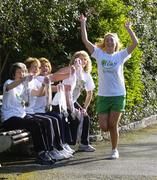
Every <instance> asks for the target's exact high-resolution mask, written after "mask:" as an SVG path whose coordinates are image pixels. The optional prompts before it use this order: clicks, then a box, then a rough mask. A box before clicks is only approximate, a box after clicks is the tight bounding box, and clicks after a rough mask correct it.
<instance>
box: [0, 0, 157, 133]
mask: <svg viewBox="0 0 157 180" xmlns="http://www.w3.org/2000/svg"><path fill="white" fill-rule="evenodd" d="M149 2H150V1H149V0H142V1H138V0H133V1H131V0H126V1H121V0H99V1H95V0H88V1H87V0H71V1H68V0H62V1H60V0H5V1H3V2H1V4H0V13H1V16H0V69H1V71H0V72H1V76H0V77H2V79H1V82H4V80H6V79H7V77H8V74H7V73H6V72H7V71H8V66H9V65H10V64H11V63H13V62H16V61H21V62H23V61H24V60H25V59H26V58H27V57H29V56H35V57H41V56H44V57H47V58H48V59H50V61H51V63H52V65H53V71H56V70H57V69H58V68H60V67H63V66H65V65H67V64H69V60H70V58H71V56H72V54H73V53H74V52H75V51H78V50H80V49H85V47H84V45H83V43H82V41H81V37H80V24H79V21H78V18H79V15H80V13H84V14H85V15H86V16H87V17H88V22H87V30H88V36H89V39H90V41H91V42H93V43H94V42H96V41H97V40H98V38H100V37H103V36H104V34H105V33H107V32H116V33H117V34H118V36H119V37H120V39H121V42H122V44H123V47H126V46H127V45H128V43H129V41H130V40H129V36H128V34H127V32H126V30H125V28H124V23H125V21H127V20H128V19H131V21H132V22H133V27H134V28H135V29H134V30H135V32H136V34H137V36H138V37H139V38H140V41H141V43H140V49H139V48H137V49H136V50H135V52H134V53H133V55H132V58H131V59H130V60H129V61H128V62H127V63H126V65H125V80H126V88H127V109H126V113H125V114H124V116H123V119H122V121H121V123H122V124H126V123H128V122H130V121H133V120H137V119H138V118H141V117H143V116H147V115H148V114H151V113H154V112H155V108H156V107H157V105H156V86H155V83H156V81H157V77H156V72H157V71H156V69H157V62H156V59H157V58H156V56H157V54H156V53H157V51H156V46H157V44H156V43H157V39H156V38H157V36H155V35H154V34H155V33H156V34H157V29H156V23H157V20H156V17H157V16H156V11H155V7H154V5H153V6H152V4H151V3H149ZM141 59H142V61H141ZM92 75H93V78H94V81H95V84H96V89H95V92H94V98H93V101H92V103H91V106H90V109H89V113H90V114H91V116H92V117H93V124H92V127H93V128H92V130H93V132H95V131H97V129H98V125H97V121H96V119H97V115H96V113H95V101H96V96H97V88H98V77H97V66H96V62H95V61H94V60H93V70H92ZM141 80H142V81H141ZM83 98H84V95H83V96H82V98H81V99H80V101H83ZM143 109H144V113H143V112H142V110H143ZM156 109H157V108H156ZM146 112H149V113H146Z"/></svg>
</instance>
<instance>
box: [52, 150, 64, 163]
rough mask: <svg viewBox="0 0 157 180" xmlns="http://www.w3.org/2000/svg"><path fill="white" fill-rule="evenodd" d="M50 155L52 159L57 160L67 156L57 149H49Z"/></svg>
mask: <svg viewBox="0 0 157 180" xmlns="http://www.w3.org/2000/svg"><path fill="white" fill-rule="evenodd" d="M49 155H50V156H51V158H52V159H55V160H56V161H59V160H62V159H65V156H64V155H63V154H62V153H60V152H59V151H58V150H56V149H54V150H52V151H49Z"/></svg>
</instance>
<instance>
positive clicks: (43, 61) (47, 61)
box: [39, 57, 52, 73]
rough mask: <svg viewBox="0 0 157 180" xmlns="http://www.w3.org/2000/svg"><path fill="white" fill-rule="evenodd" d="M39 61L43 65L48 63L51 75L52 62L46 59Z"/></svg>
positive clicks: (42, 58)
mask: <svg viewBox="0 0 157 180" xmlns="http://www.w3.org/2000/svg"><path fill="white" fill-rule="evenodd" d="M39 61H40V63H41V64H43V63H46V64H47V65H48V67H49V73H51V71H52V66H51V63H50V61H49V60H48V59H46V58H44V57H41V58H39Z"/></svg>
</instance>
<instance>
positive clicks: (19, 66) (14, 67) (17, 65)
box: [9, 62, 27, 80]
mask: <svg viewBox="0 0 157 180" xmlns="http://www.w3.org/2000/svg"><path fill="white" fill-rule="evenodd" d="M17 69H23V70H24V71H25V72H27V67H26V65H25V64H24V63H21V62H16V63H14V64H12V66H11V68H10V72H9V78H10V79H11V80H14V78H15V73H16V71H17Z"/></svg>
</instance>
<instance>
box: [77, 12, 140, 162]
mask: <svg viewBox="0 0 157 180" xmlns="http://www.w3.org/2000/svg"><path fill="white" fill-rule="evenodd" d="M86 20H87V18H86V17H85V16H84V15H81V16H80V23H81V36H82V41H83V43H84V44H85V46H86V48H87V49H88V51H89V53H90V54H91V55H92V57H93V58H95V59H96V61H97V65H98V78H99V84H98V85H99V88H98V98H97V113H98V121H99V125H100V128H101V130H102V131H104V132H106V131H109V132H110V137H111V144H112V153H111V157H110V158H111V159H117V158H119V152H118V150H117V147H118V139H119V132H118V122H119V120H120V117H121V114H122V112H123V111H124V108H125V95H126V90H125V83H124V75H123V65H124V63H125V62H126V60H127V59H129V58H130V57H131V55H130V54H131V53H132V51H133V50H134V49H135V47H136V46H137V44H138V40H137V37H136V36H135V34H134V32H133V31H132V29H131V23H129V22H127V23H126V24H125V28H126V30H127V31H128V33H129V35H130V37H131V40H132V42H131V44H130V45H129V46H128V47H127V48H125V49H123V50H121V51H119V47H120V43H119V38H118V36H117V34H115V33H108V34H106V35H105V37H104V39H103V41H102V42H101V43H100V44H98V45H94V44H92V43H91V42H90V41H89V40H88V36H87V31H86Z"/></svg>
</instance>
